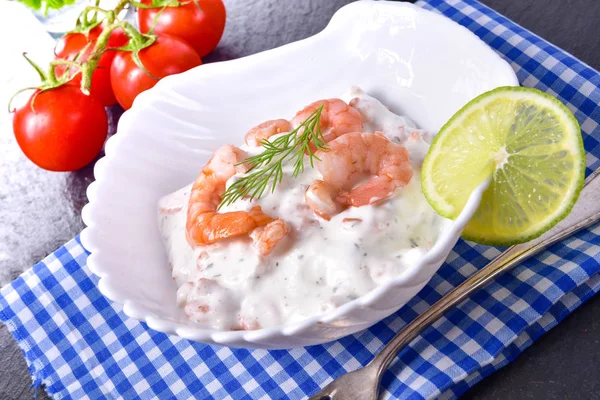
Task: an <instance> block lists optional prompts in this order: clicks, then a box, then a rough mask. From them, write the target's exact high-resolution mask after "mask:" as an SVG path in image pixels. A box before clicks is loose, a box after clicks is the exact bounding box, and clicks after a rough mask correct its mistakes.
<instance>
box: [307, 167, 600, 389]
mask: <svg viewBox="0 0 600 400" xmlns="http://www.w3.org/2000/svg"><path fill="white" fill-rule="evenodd" d="M598 174H600V170H598V171H595V172H594V173H593V174H591V175H590V176H589V177H588V178H587V179H586V180H585V186H584V188H583V190H582V191H581V195H580V197H579V200H578V201H577V203H576V204H575V206H574V207H573V210H571V213H570V214H569V215H568V216H567V217H566V218H565V219H563V220H562V221H561V222H559V223H558V224H557V225H556V226H555V227H554V228H552V229H551V230H549V231H548V232H546V233H545V234H544V235H542V236H540V237H539V238H537V239H534V240H532V241H530V242H527V243H523V244H519V245H516V246H512V247H510V248H508V249H507V250H506V251H504V252H503V253H502V254H500V255H499V256H498V257H496V258H495V259H494V260H492V261H491V262H490V263H489V264H488V265H486V266H485V267H484V268H482V269H481V270H479V271H478V272H476V273H475V274H473V275H472V276H471V277H470V278H469V279H467V280H466V281H464V282H463V283H462V284H460V285H459V286H457V287H456V288H454V289H453V290H451V291H450V292H448V293H447V294H446V295H445V296H444V297H443V298H442V299H440V300H439V301H438V302H437V303H435V304H434V305H432V306H431V307H430V308H429V309H427V311H425V312H424V313H423V314H421V315H420V316H418V317H417V318H416V319H415V320H413V321H412V322H411V323H410V324H408V325H406V326H405V327H404V329H403V330H402V331H400V332H399V333H398V334H397V335H396V336H395V337H394V338H393V339H392V340H391V341H390V342H389V343H388V344H387V345H386V346H385V347H384V348H383V350H381V352H380V353H379V354H378V355H376V356H375V358H373V360H371V362H370V363H369V364H367V365H366V366H365V367H363V368H360V369H357V370H356V371H353V372H350V373H348V374H346V375H343V376H341V377H339V378H337V379H335V380H334V381H333V382H331V383H330V384H329V385H327V386H326V387H325V388H324V389H323V390H321V391H320V392H319V393H317V394H316V395H314V396H312V397H311V398H310V400H331V399H336V400H375V399H376V398H377V397H378V394H379V384H380V382H381V376H382V375H383V372H384V371H385V370H386V369H387V368H388V366H389V365H390V363H391V362H392V361H393V360H394V358H396V354H398V352H399V351H400V350H401V349H402V348H403V347H404V346H405V345H407V344H408V343H410V342H411V341H412V340H413V339H414V338H416V337H417V336H418V335H419V334H420V333H421V332H423V331H424V330H425V329H426V328H428V327H429V326H430V325H431V324H433V323H434V322H435V321H436V320H438V319H439V318H440V317H441V316H442V315H443V314H444V313H445V312H446V311H448V310H449V309H450V308H452V307H454V306H455V305H457V304H459V303H461V302H462V301H463V300H465V299H466V298H467V297H469V296H470V295H471V294H472V293H473V292H475V291H477V290H479V289H481V288H482V287H484V286H486V285H487V284H489V283H490V282H492V281H493V280H494V279H495V278H496V277H498V276H499V275H501V274H503V273H504V272H506V271H508V270H510V269H511V268H513V267H515V266H516V265H519V264H520V263H522V262H523V261H525V260H526V259H527V258H529V257H531V256H533V255H535V254H537V253H539V252H540V251H542V250H544V249H545V248H547V247H548V246H551V245H552V244H555V243H557V242H559V241H561V240H563V239H564V238H566V237H568V236H570V235H572V234H574V233H576V232H578V231H580V230H582V229H585V228H587V227H590V226H592V225H594V224H596V223H597V222H598V221H600V179H595V178H596V176H598Z"/></svg>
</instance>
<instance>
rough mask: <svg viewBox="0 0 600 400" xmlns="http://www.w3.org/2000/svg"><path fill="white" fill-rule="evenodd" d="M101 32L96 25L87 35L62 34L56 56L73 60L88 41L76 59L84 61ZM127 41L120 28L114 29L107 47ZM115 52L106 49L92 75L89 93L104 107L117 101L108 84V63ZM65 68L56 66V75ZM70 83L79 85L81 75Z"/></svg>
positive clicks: (110, 62) (60, 73) (119, 45)
mask: <svg viewBox="0 0 600 400" xmlns="http://www.w3.org/2000/svg"><path fill="white" fill-rule="evenodd" d="M101 33H102V27H100V26H97V27H95V28H94V29H92V30H91V31H90V32H89V34H88V35H87V36H86V35H84V34H83V33H69V34H67V35H65V36H63V37H62V38H60V40H59V41H58V43H57V44H56V47H55V49H54V53H55V55H56V58H57V59H62V60H68V61H73V60H74V59H75V57H77V54H79V52H80V51H81V50H82V49H83V48H84V47H85V46H86V45H87V44H88V43H90V45H89V46H88V48H87V49H86V50H85V52H84V53H83V54H81V56H80V58H78V59H77V61H78V62H83V61H86V60H87V59H88V58H89V56H90V54H91V53H92V51H93V49H94V45H95V42H96V39H98V36H100V34H101ZM127 41H128V38H127V35H125V33H124V32H123V31H122V30H121V29H115V30H114V31H113V32H112V33H111V34H110V36H109V38H108V44H107V48H110V47H121V46H124V45H125V44H126V43H127ZM115 54H116V52H115V51H113V50H109V51H106V52H105V53H104V54H103V55H102V57H101V58H100V61H99V62H98V67H97V68H96V70H95V71H94V74H93V75H92V88H91V90H90V93H91V95H92V96H94V97H96V98H97V99H98V100H100V102H102V104H104V106H106V107H108V106H112V105H114V104H116V103H117V99H116V98H115V95H114V93H113V91H112V87H111V86H110V65H111V64H112V60H113V59H114V58H115ZM66 68H67V67H66V66H62V65H60V66H57V67H56V68H55V72H56V75H57V76H61V75H62V74H63V73H64V71H65V70H66ZM73 72H77V71H73ZM70 83H71V84H73V85H76V86H79V85H81V75H77V76H76V77H75V78H74V79H73V80H72V81H71V82H70Z"/></svg>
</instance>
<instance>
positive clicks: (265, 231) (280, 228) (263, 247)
mask: <svg viewBox="0 0 600 400" xmlns="http://www.w3.org/2000/svg"><path fill="white" fill-rule="evenodd" d="M289 232H290V228H289V226H288V225H287V224H286V223H285V221H284V220H282V219H280V218H277V219H276V220H274V221H271V222H269V223H268V224H267V225H265V226H262V227H259V228H256V229H255V230H253V231H252V233H251V234H250V237H251V238H252V239H253V240H254V245H255V246H256V248H257V249H258V252H259V253H260V255H261V256H263V257H266V256H268V255H269V254H271V252H272V251H273V250H274V249H275V246H277V244H278V243H279V242H280V241H281V240H282V239H283V238H284V237H286V236H287V235H288V233H289Z"/></svg>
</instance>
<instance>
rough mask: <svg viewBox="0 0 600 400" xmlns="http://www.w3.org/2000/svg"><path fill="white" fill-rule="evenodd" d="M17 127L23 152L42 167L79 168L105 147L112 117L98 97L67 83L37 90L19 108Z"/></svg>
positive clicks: (70, 169)
mask: <svg viewBox="0 0 600 400" xmlns="http://www.w3.org/2000/svg"><path fill="white" fill-rule="evenodd" d="M34 98H35V100H34V101H33V108H32V100H33V99H34ZM13 130H14V132H15V137H16V139H17V143H18V144H19V146H20V147H21V150H23V153H25V155H26V156H27V158H29V159H30V160H31V161H33V163H35V164H36V165H38V166H39V167H42V168H44V169H47V170H50V171H75V170H77V169H79V168H82V167H84V166H85V165H87V164H89V163H90V162H91V161H92V160H93V159H94V158H95V157H96V156H97V155H98V153H100V150H102V145H103V144H104V140H105V139H106V134H107V132H108V118H107V116H106V111H105V110H104V106H103V105H102V103H100V101H99V100H98V99H96V98H94V97H92V96H86V95H84V94H83V93H82V92H81V90H79V88H77V87H75V86H72V85H63V86H60V87H58V88H56V89H50V90H47V91H44V92H39V91H36V92H35V93H34V94H33V95H32V96H31V97H30V98H29V101H27V103H26V104H25V105H24V106H22V107H20V108H18V109H17V110H16V111H15V115H14V118H13Z"/></svg>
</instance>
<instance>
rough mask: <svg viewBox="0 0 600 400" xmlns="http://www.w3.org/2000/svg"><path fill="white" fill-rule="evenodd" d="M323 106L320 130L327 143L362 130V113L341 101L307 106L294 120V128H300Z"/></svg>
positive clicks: (333, 100)
mask: <svg viewBox="0 0 600 400" xmlns="http://www.w3.org/2000/svg"><path fill="white" fill-rule="evenodd" d="M321 106H323V111H321V119H320V121H321V123H320V128H321V133H322V134H323V138H324V139H325V142H329V141H331V140H333V139H335V138H337V137H339V136H340V135H343V134H345V133H348V132H356V131H361V130H362V117H361V115H360V113H359V112H358V111H357V110H356V109H354V108H352V107H350V106H349V105H348V104H346V102H344V101H343V100H340V99H328V100H319V101H315V102H314V103H311V104H309V105H307V106H306V107H304V108H303V109H302V110H300V111H298V113H297V114H296V116H295V117H294V118H293V119H292V121H291V122H292V126H293V127H298V126H299V125H300V124H301V123H302V122H304V121H305V120H306V119H307V118H308V117H310V115H311V114H312V113H314V112H315V111H316V110H317V109H318V108H319V107H321Z"/></svg>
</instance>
